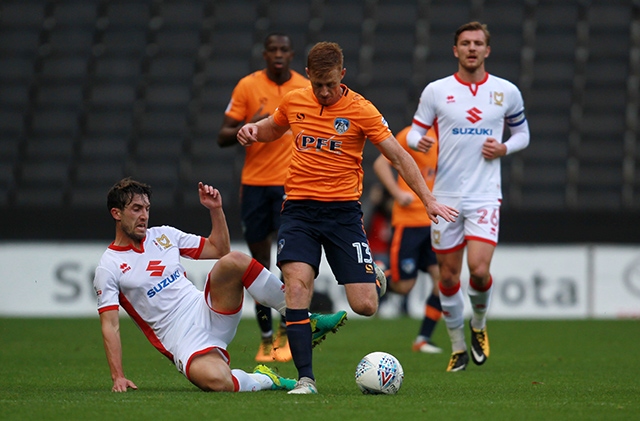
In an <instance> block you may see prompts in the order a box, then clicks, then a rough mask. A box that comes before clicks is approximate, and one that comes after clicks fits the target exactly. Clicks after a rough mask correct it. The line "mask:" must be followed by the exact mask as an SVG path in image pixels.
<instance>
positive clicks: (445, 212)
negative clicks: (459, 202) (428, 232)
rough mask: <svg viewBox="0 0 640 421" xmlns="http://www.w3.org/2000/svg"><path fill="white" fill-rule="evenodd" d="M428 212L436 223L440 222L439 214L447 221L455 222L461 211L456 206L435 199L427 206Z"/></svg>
mask: <svg viewBox="0 0 640 421" xmlns="http://www.w3.org/2000/svg"><path fill="white" fill-rule="evenodd" d="M427 214H428V215H429V219H431V221H432V222H433V223H434V224H437V223H438V216H439V217H441V218H442V219H444V220H445V221H447V222H455V220H456V219H457V218H458V215H459V214H460V212H459V211H458V210H457V209H456V208H452V207H451V206H447V205H443V204H442V203H440V202H437V201H435V200H434V201H433V202H431V203H430V204H429V205H428V206H427Z"/></svg>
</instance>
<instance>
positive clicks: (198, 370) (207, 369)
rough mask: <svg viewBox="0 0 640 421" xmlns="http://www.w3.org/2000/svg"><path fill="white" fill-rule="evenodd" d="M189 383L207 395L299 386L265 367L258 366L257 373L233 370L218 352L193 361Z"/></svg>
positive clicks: (207, 353)
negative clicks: (208, 393)
mask: <svg viewBox="0 0 640 421" xmlns="http://www.w3.org/2000/svg"><path fill="white" fill-rule="evenodd" d="M189 380H190V381H191V382H192V383H193V384H194V385H196V386H197V387H199V388H200V389H201V390H203V391H205V392H257V391H259V390H276V389H282V390H291V389H293V388H294V387H295V384H296V381H295V380H293V379H286V378H283V377H281V376H279V375H278V374H277V373H275V372H274V371H273V370H271V369H269V368H268V367H266V366H264V365H259V366H257V367H256V368H255V370H254V372H253V373H247V372H246V371H244V370H239V369H231V368H230V367H229V364H228V360H227V359H226V358H225V357H224V356H223V354H222V353H221V352H220V350H219V349H218V348H214V349H212V350H210V351H209V352H206V353H204V354H201V355H196V356H194V357H193V358H192V359H191V362H190V365H189Z"/></svg>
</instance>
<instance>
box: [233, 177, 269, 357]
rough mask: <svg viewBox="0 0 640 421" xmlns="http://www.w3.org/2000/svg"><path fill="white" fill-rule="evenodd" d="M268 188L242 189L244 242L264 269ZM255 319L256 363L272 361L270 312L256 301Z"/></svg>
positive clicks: (244, 187)
mask: <svg viewBox="0 0 640 421" xmlns="http://www.w3.org/2000/svg"><path fill="white" fill-rule="evenodd" d="M267 189H268V188H267V187H264V186H250V185H245V184H243V185H242V189H241V193H240V211H241V220H242V228H243V233H244V238H245V241H246V242H247V245H248V247H249V251H250V252H251V256H252V257H253V258H254V259H256V260H257V261H258V262H260V263H261V264H262V265H263V266H264V267H266V268H267V269H268V268H269V267H270V265H271V237H270V233H271V232H272V231H273V228H271V218H270V215H269V212H268V210H269V209H270V207H269V206H268V205H269V199H268V190H267ZM255 310H256V319H257V321H258V327H259V328H260V334H261V341H260V345H259V347H258V352H257V354H256V357H255V360H256V361H258V362H269V361H273V360H274V357H273V356H272V355H271V354H272V349H273V327H272V326H273V320H272V315H271V308H269V307H267V306H265V305H263V304H262V303H259V302H257V301H256V303H255Z"/></svg>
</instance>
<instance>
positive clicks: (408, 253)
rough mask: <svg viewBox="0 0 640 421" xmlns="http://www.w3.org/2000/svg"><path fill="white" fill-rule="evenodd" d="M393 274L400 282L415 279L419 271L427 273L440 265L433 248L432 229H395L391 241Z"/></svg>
mask: <svg viewBox="0 0 640 421" xmlns="http://www.w3.org/2000/svg"><path fill="white" fill-rule="evenodd" d="M390 261H391V273H392V278H393V279H394V281H395V280H396V279H395V276H393V275H395V274H398V275H399V279H398V280H403V279H414V278H416V277H417V276H418V270H421V271H422V272H427V268H428V267H429V266H431V265H435V264H438V260H437V258H436V254H435V253H434V251H433V249H432V248H431V227H393V235H392V240H391V256H390Z"/></svg>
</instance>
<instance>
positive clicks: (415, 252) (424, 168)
mask: <svg viewBox="0 0 640 421" xmlns="http://www.w3.org/2000/svg"><path fill="white" fill-rule="evenodd" d="M410 129H411V127H405V128H404V129H403V130H401V131H400V132H399V133H398V134H397V135H396V139H398V143H400V145H401V146H402V147H403V148H404V149H405V150H406V151H407V152H409V154H410V155H411V157H412V158H413V159H414V161H415V162H416V164H418V168H419V169H420V172H421V173H422V177H424V181H425V182H426V183H427V186H428V187H429V188H432V187H433V179H434V177H435V172H436V162H437V150H436V148H431V149H430V151H429V152H419V151H415V150H413V149H411V148H410V147H409V146H408V145H407V133H409V130H410ZM427 136H430V137H432V138H435V130H433V129H431V130H429V133H427ZM373 169H374V171H375V172H376V175H377V176H378V178H379V179H380V182H381V183H382V184H383V185H384V186H385V188H386V189H387V191H389V193H390V194H391V196H393V198H394V199H395V200H394V203H393V209H392V213H391V225H392V226H393V234H392V239H391V247H390V253H389V261H390V265H389V269H390V270H388V271H387V272H386V273H387V275H390V276H388V277H387V279H388V280H390V281H391V282H388V283H387V286H388V291H391V292H395V293H397V294H400V295H403V296H406V295H407V294H409V292H411V290H412V289H413V287H414V286H415V284H416V280H417V278H418V271H422V272H425V273H428V274H429V276H430V277H431V280H432V282H433V288H432V291H431V294H430V295H429V296H428V297H427V300H426V302H425V312H424V318H423V319H422V324H421V326H420V331H419V333H418V336H417V337H416V339H415V341H414V342H413V347H412V348H413V350H414V351H419V352H425V353H429V354H435V353H440V352H442V349H440V348H439V347H437V346H436V345H435V344H434V343H433V341H432V340H431V335H432V334H433V330H434V329H435V327H436V323H437V322H438V320H440V316H441V315H442V307H441V306H440V297H439V295H438V283H439V281H440V272H439V271H438V262H437V260H436V255H435V253H434V252H433V250H432V249H431V220H430V219H429V216H428V215H427V213H426V212H425V210H424V206H423V205H422V203H421V202H420V200H419V199H418V197H417V196H416V194H415V193H414V192H413V191H412V190H411V189H410V188H409V186H408V185H407V183H406V182H405V181H404V179H403V178H402V177H398V178H397V179H396V177H395V175H394V173H393V171H392V167H391V164H390V163H389V161H388V160H387V159H386V158H385V157H384V156H383V155H380V156H379V157H378V158H377V159H376V160H375V162H374V163H373Z"/></svg>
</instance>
